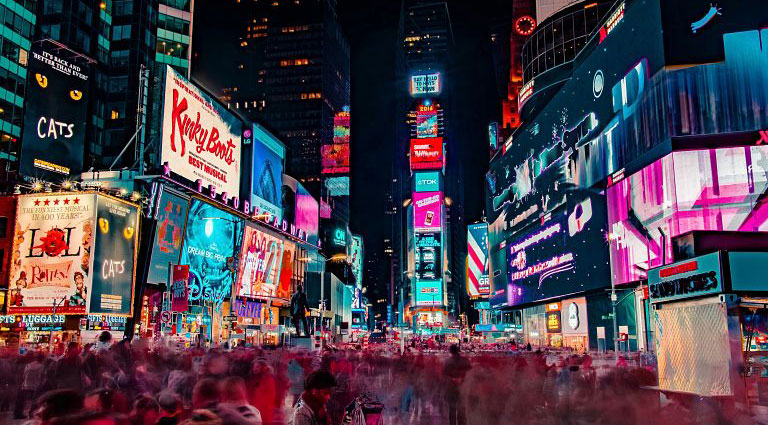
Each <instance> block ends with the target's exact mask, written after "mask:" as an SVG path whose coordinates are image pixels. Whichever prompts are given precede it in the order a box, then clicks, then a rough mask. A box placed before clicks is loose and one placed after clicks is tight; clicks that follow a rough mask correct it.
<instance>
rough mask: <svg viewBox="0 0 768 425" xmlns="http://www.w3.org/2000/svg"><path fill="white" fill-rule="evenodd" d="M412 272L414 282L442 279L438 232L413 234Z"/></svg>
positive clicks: (441, 251) (440, 246)
mask: <svg viewBox="0 0 768 425" xmlns="http://www.w3.org/2000/svg"><path fill="white" fill-rule="evenodd" d="M413 270H414V272H413V274H414V277H415V278H416V280H439V279H442V277H443V249H442V241H441V239H440V233H439V232H432V233H416V234H415V236H414V269H413Z"/></svg>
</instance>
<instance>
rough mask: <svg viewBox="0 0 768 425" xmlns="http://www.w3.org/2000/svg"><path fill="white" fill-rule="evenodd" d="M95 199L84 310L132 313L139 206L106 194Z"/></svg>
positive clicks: (99, 312) (116, 313) (103, 312)
mask: <svg viewBox="0 0 768 425" xmlns="http://www.w3.org/2000/svg"><path fill="white" fill-rule="evenodd" d="M97 199H98V200H97V206H96V223H97V229H96V234H95V237H94V256H93V258H94V260H93V264H94V273H93V284H92V289H91V293H90V298H89V302H88V313H89V314H111V315H123V316H128V315H131V314H132V312H133V283H134V278H135V276H136V273H135V267H134V266H135V264H136V254H137V253H136V246H137V244H138V237H139V229H138V226H139V208H138V206H136V205H131V204H128V203H126V202H123V201H120V200H117V199H113V198H108V197H106V196H98V198H97Z"/></svg>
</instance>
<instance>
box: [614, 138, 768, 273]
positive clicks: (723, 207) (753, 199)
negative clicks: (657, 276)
mask: <svg viewBox="0 0 768 425" xmlns="http://www.w3.org/2000/svg"><path fill="white" fill-rule="evenodd" d="M766 190H768V146H752V147H738V148H726V149H715V150H699V151H682V152H674V153H672V154H670V155H667V156H665V157H664V158H662V159H660V160H658V161H656V162H654V163H653V164H651V165H649V166H647V167H645V168H644V169H642V170H641V171H640V172H638V173H635V174H633V175H631V176H629V177H627V178H625V179H624V180H621V181H619V182H617V183H616V184H614V185H613V186H610V187H609V188H608V190H607V195H608V221H609V225H610V228H609V229H610V233H609V234H608V239H609V243H610V250H611V274H612V277H613V281H614V283H616V284H621V283H626V282H633V281H636V280H641V279H645V278H646V277H647V273H648V270H649V269H651V268H654V267H659V266H661V265H662V264H665V263H670V262H672V254H673V250H672V238H673V237H675V236H678V235H680V234H683V233H686V232H689V231H692V230H730V231H766V230H768V204H766V203H764V202H760V200H761V196H762V194H763V193H765V192H766ZM664 257H666V261H665V260H664Z"/></svg>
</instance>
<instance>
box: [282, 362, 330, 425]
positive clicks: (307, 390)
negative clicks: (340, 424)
mask: <svg viewBox="0 0 768 425" xmlns="http://www.w3.org/2000/svg"><path fill="white" fill-rule="evenodd" d="M335 386H336V378H335V377H334V376H333V374H332V373H330V372H328V371H325V370H318V371H314V372H312V373H310V374H309V376H307V379H306V380H305V381H304V392H303V393H302V394H301V397H299V401H298V402H297V403H296V406H294V409H293V414H292V416H291V420H290V425H331V419H330V417H329V416H328V412H327V410H326V405H327V404H328V401H329V400H330V399H331V394H332V392H333V388H334V387H335Z"/></svg>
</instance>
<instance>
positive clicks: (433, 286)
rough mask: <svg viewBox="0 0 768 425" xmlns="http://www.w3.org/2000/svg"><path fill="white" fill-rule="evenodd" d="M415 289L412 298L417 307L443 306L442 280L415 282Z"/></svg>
mask: <svg viewBox="0 0 768 425" xmlns="http://www.w3.org/2000/svg"><path fill="white" fill-rule="evenodd" d="M415 287H416V289H415V291H414V293H413V294H414V295H413V297H414V302H415V304H416V306H417V307H425V306H439V305H442V304H443V281H442V280H417V281H416V283H415Z"/></svg>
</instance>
